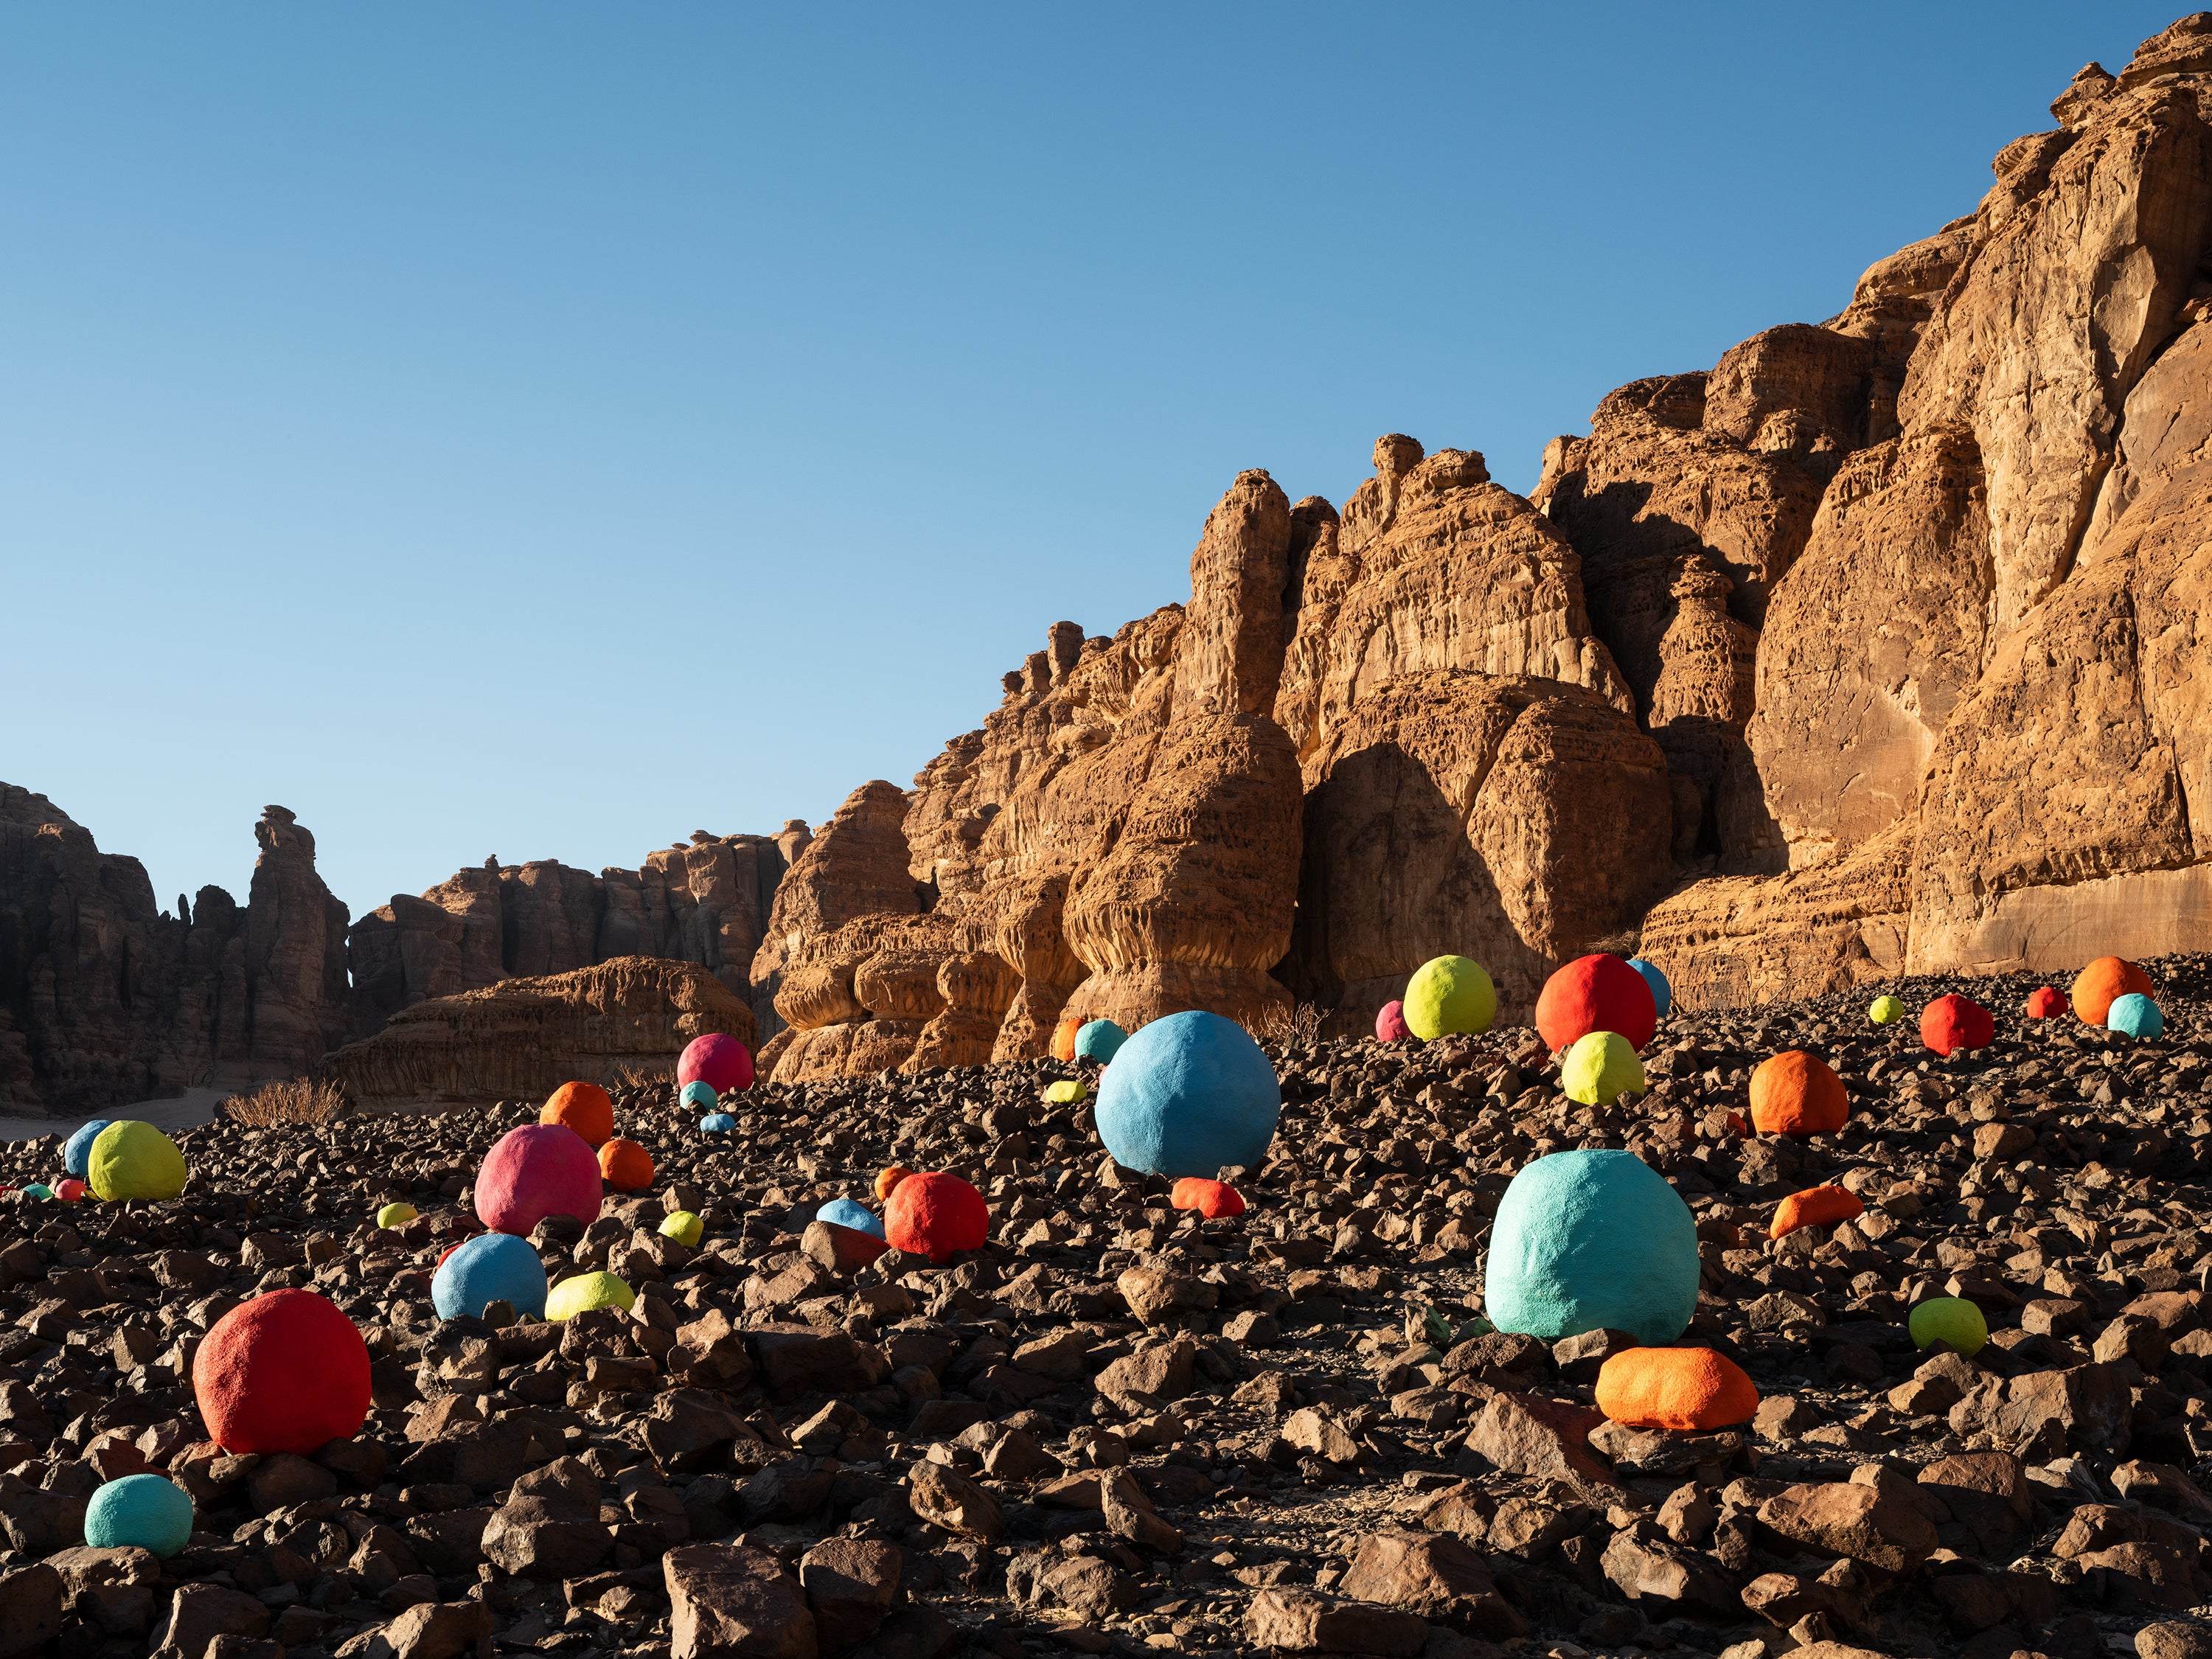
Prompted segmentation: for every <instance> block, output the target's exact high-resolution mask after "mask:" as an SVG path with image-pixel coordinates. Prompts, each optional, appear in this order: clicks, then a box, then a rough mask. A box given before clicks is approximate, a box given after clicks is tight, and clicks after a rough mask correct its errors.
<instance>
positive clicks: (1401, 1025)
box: [1375, 1002, 1413, 1042]
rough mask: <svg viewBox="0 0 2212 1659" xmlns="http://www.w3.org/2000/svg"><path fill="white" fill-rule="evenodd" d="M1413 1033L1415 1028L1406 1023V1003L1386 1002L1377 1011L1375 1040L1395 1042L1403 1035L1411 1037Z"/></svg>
mask: <svg viewBox="0 0 2212 1659" xmlns="http://www.w3.org/2000/svg"><path fill="white" fill-rule="evenodd" d="M1409 1036H1413V1027H1412V1026H1410V1025H1408V1024H1406V1005H1405V1004H1404V1003H1402V1002H1386V1003H1384V1004H1383V1006H1382V1007H1381V1008H1380V1009H1379V1010H1378V1011H1376V1015H1375V1040H1376V1042H1397V1041H1398V1040H1399V1039H1400V1038H1401V1037H1409Z"/></svg>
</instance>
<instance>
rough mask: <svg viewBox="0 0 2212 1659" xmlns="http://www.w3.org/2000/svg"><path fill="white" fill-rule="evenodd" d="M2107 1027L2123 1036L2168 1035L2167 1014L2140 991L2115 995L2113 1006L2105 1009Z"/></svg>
mask: <svg viewBox="0 0 2212 1659" xmlns="http://www.w3.org/2000/svg"><path fill="white" fill-rule="evenodd" d="M2105 1029H2106V1030H2110V1031H2118V1033H2119V1034H2120V1035H2121V1036H2130V1037H2135V1038H2137V1039H2139V1040H2140V1039H2147V1038H2150V1037H2156V1036H2165V1035H2166V1016H2165V1015H2164V1014H2162V1013H2160V1012H2159V1011H2158V1004H2156V1003H2155V1002H2153V1001H2152V1000H2150V999H2149V998H2148V997H2147V996H2145V995H2144V994H2142V992H2140V991H2130V992H2129V993H2128V994H2126V995H2125V996H2120V997H2114V998H2113V999H2112V1006H2111V1007H2110V1008H2107V1009H2106V1011H2105Z"/></svg>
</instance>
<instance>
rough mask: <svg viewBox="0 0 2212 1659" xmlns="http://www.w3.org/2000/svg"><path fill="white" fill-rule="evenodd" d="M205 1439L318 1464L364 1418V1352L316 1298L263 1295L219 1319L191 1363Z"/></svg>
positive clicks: (331, 1308)
mask: <svg viewBox="0 0 2212 1659" xmlns="http://www.w3.org/2000/svg"><path fill="white" fill-rule="evenodd" d="M192 1393H193V1395H195V1396H196V1397H197V1400H198V1401H199V1407H200V1418H201V1420H202V1421H203V1422H204V1423H205V1424H206V1425H207V1431H208V1437H209V1438H210V1439H211V1440H213V1441H214V1442H215V1443H216V1444H217V1445H218V1446H221V1447H222V1449H224V1450H225V1451H227V1452H238V1453H244V1452H262V1453H268V1452H295V1453H297V1454H298V1455H300V1456H301V1457H312V1456H313V1455H315V1454H316V1453H317V1452H319V1451H320V1450H321V1449H323V1448H324V1447H325V1446H326V1445H328V1444H329V1443H331V1441H333V1440H350V1439H352V1438H353V1437H354V1435H355V1434H356V1433H357V1432H358V1431H359V1430H360V1428H361V1425H362V1423H363V1421H365V1420H366V1419H367V1418H368V1404H369V1383H368V1344H366V1343H365V1342H363V1341H362V1339H361V1333H360V1332H359V1331H357V1330H356V1329H355V1328H354V1323H353V1321H351V1320H350V1319H348V1318H347V1317H346V1316H345V1315H344V1314H343V1313H341V1312H340V1311H339V1310H338V1307H337V1304H336V1303H334V1302H332V1301H331V1300H330V1298H329V1297H323V1296H318V1295H317V1294H316V1293H315V1292H314V1291H289V1290H288V1291H264V1292H263V1293H262V1294H261V1295H259V1296H257V1297H254V1298H253V1299H252V1301H251V1302H246V1303H241V1304H240V1305H239V1306H237V1307H235V1308H233V1309H232V1310H230V1311H229V1312H228V1313H227V1314H225V1315H224V1316H222V1318H221V1319H218V1320H217V1321H216V1322H215V1324H214V1326H213V1327H212V1328H210V1330H209V1332H208V1334H207V1336H206V1337H205V1339H204V1340H202V1342H201V1343H200V1346H199V1352H198V1353H197V1355H195V1356H194V1358H193V1359H192Z"/></svg>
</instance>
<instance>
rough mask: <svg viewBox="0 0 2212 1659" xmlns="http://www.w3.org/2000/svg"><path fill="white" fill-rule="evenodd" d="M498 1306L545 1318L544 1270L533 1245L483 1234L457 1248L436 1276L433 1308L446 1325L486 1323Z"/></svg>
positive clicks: (432, 1284) (504, 1235) (509, 1235)
mask: <svg viewBox="0 0 2212 1659" xmlns="http://www.w3.org/2000/svg"><path fill="white" fill-rule="evenodd" d="M494 1302H505V1303H507V1304H509V1305H511V1306H512V1307H513V1309H514V1310H515V1312H516V1313H518V1314H527V1315H528V1316H530V1317H531V1318H532V1319H543V1318H544V1316H545V1265H544V1262H542V1261H539V1260H538V1252H537V1251H536V1250H535V1249H532V1246H531V1243H530V1241H529V1240H528V1239H526V1238H517V1237H515V1236H514V1235H513V1234H512V1233H478V1234H477V1236H476V1237H474V1238H471V1239H465V1240H464V1241H463V1242H462V1243H459V1244H458V1245H456V1246H455V1247H454V1248H453V1250H452V1251H451V1252H450V1253H449V1254H448V1255H447V1257H446V1259H445V1260H444V1261H441V1262H440V1263H439V1264H438V1270H437V1272H436V1273H434V1274H433V1275H432V1276H431V1279H430V1305H431V1306H432V1307H434V1308H435V1309H436V1310H438V1317H439V1318H441V1319H459V1318H460V1317H461V1316H463V1315H464V1314H465V1315H466V1316H468V1317H470V1318H471V1319H481V1318H483V1310H484V1309H485V1308H486V1307H487V1306H489V1304H492V1303H494Z"/></svg>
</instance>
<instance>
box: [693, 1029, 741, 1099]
mask: <svg viewBox="0 0 2212 1659" xmlns="http://www.w3.org/2000/svg"><path fill="white" fill-rule="evenodd" d="M687 1083H703V1084H705V1085H707V1086H708V1088H709V1089H712V1090H713V1091H714V1092H715V1093H716V1094H718V1095H726V1094H728V1093H730V1092H731V1091H732V1090H738V1091H743V1090H746V1089H750V1088H751V1087H752V1086H753V1056H752V1050H751V1049H750V1048H746V1047H745V1045H744V1043H742V1042H738V1040H737V1038H735V1037H733V1036H723V1035H722V1033H720V1031H710V1032H708V1034H707V1035H706V1036H697V1037H693V1038H692V1039H691V1041H690V1042H688V1043H686V1044H684V1052H683V1054H680V1055H678V1057H677V1060H676V1086H677V1087H678V1088H679V1089H680V1088H682V1087H683V1086H684V1085H685V1084H687Z"/></svg>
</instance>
